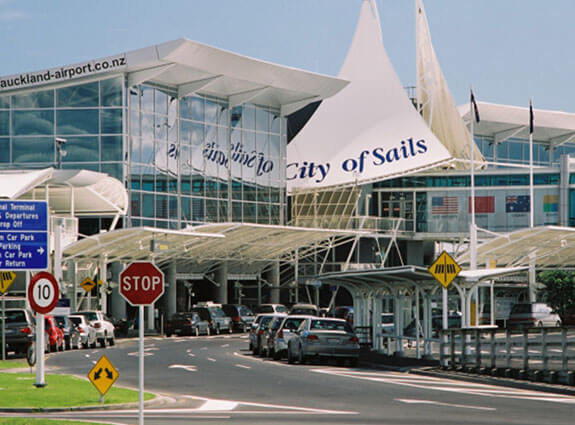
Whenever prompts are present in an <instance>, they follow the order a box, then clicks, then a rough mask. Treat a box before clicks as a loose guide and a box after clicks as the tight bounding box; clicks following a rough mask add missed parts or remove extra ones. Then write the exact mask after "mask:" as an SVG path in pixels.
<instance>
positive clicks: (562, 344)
mask: <svg viewBox="0 0 575 425" xmlns="http://www.w3.org/2000/svg"><path fill="white" fill-rule="evenodd" d="M439 357H440V363H441V365H442V366H447V367H451V368H462V369H464V370H475V371H478V372H486V373H487V372H488V373H492V374H498V375H501V374H504V375H505V376H513V377H518V378H530V379H531V378H532V379H534V380H542V381H543V380H546V381H549V382H553V383H557V382H562V383H567V384H569V385H573V384H575V367H574V364H575V327H562V328H544V327H540V328H524V329H505V330H500V329H481V328H471V329H448V330H445V331H441V333H440V346H439Z"/></svg>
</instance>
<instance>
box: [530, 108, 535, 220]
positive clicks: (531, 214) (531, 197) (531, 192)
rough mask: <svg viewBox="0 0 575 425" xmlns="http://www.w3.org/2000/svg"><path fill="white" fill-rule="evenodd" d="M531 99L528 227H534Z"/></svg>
mask: <svg viewBox="0 0 575 425" xmlns="http://www.w3.org/2000/svg"><path fill="white" fill-rule="evenodd" d="M532 102H533V99H531V100H530V101H529V227H534V224H533V223H534V221H535V220H534V217H533V210H534V208H533V204H534V203H535V202H534V199H533V131H531V110H532V107H533V106H532V104H533V103H532Z"/></svg>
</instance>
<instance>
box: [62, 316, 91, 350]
mask: <svg viewBox="0 0 575 425" xmlns="http://www.w3.org/2000/svg"><path fill="white" fill-rule="evenodd" d="M68 319H69V320H70V322H72V324H73V326H74V327H75V328H76V330H77V331H78V334H77V337H72V340H71V341H70V343H71V344H72V346H73V347H76V348H96V343H97V342H98V340H97V338H96V329H94V328H93V327H92V326H90V323H89V322H88V320H87V319H86V317H85V316H83V315H81V314H78V315H72V314H71V315H69V316H68ZM73 335H74V334H73Z"/></svg>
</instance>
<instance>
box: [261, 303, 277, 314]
mask: <svg viewBox="0 0 575 425" xmlns="http://www.w3.org/2000/svg"><path fill="white" fill-rule="evenodd" d="M259 312H260V313H273V312H274V308H273V306H271V305H262V306H260V308H259Z"/></svg>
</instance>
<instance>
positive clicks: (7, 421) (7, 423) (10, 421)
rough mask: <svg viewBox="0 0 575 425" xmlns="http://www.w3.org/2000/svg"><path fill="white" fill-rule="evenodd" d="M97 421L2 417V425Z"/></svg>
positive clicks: (72, 424) (74, 424)
mask: <svg viewBox="0 0 575 425" xmlns="http://www.w3.org/2000/svg"><path fill="white" fill-rule="evenodd" d="M98 424H99V423H96V422H78V421H62V420H56V421H53V420H50V419H31V418H0V425H98Z"/></svg>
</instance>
